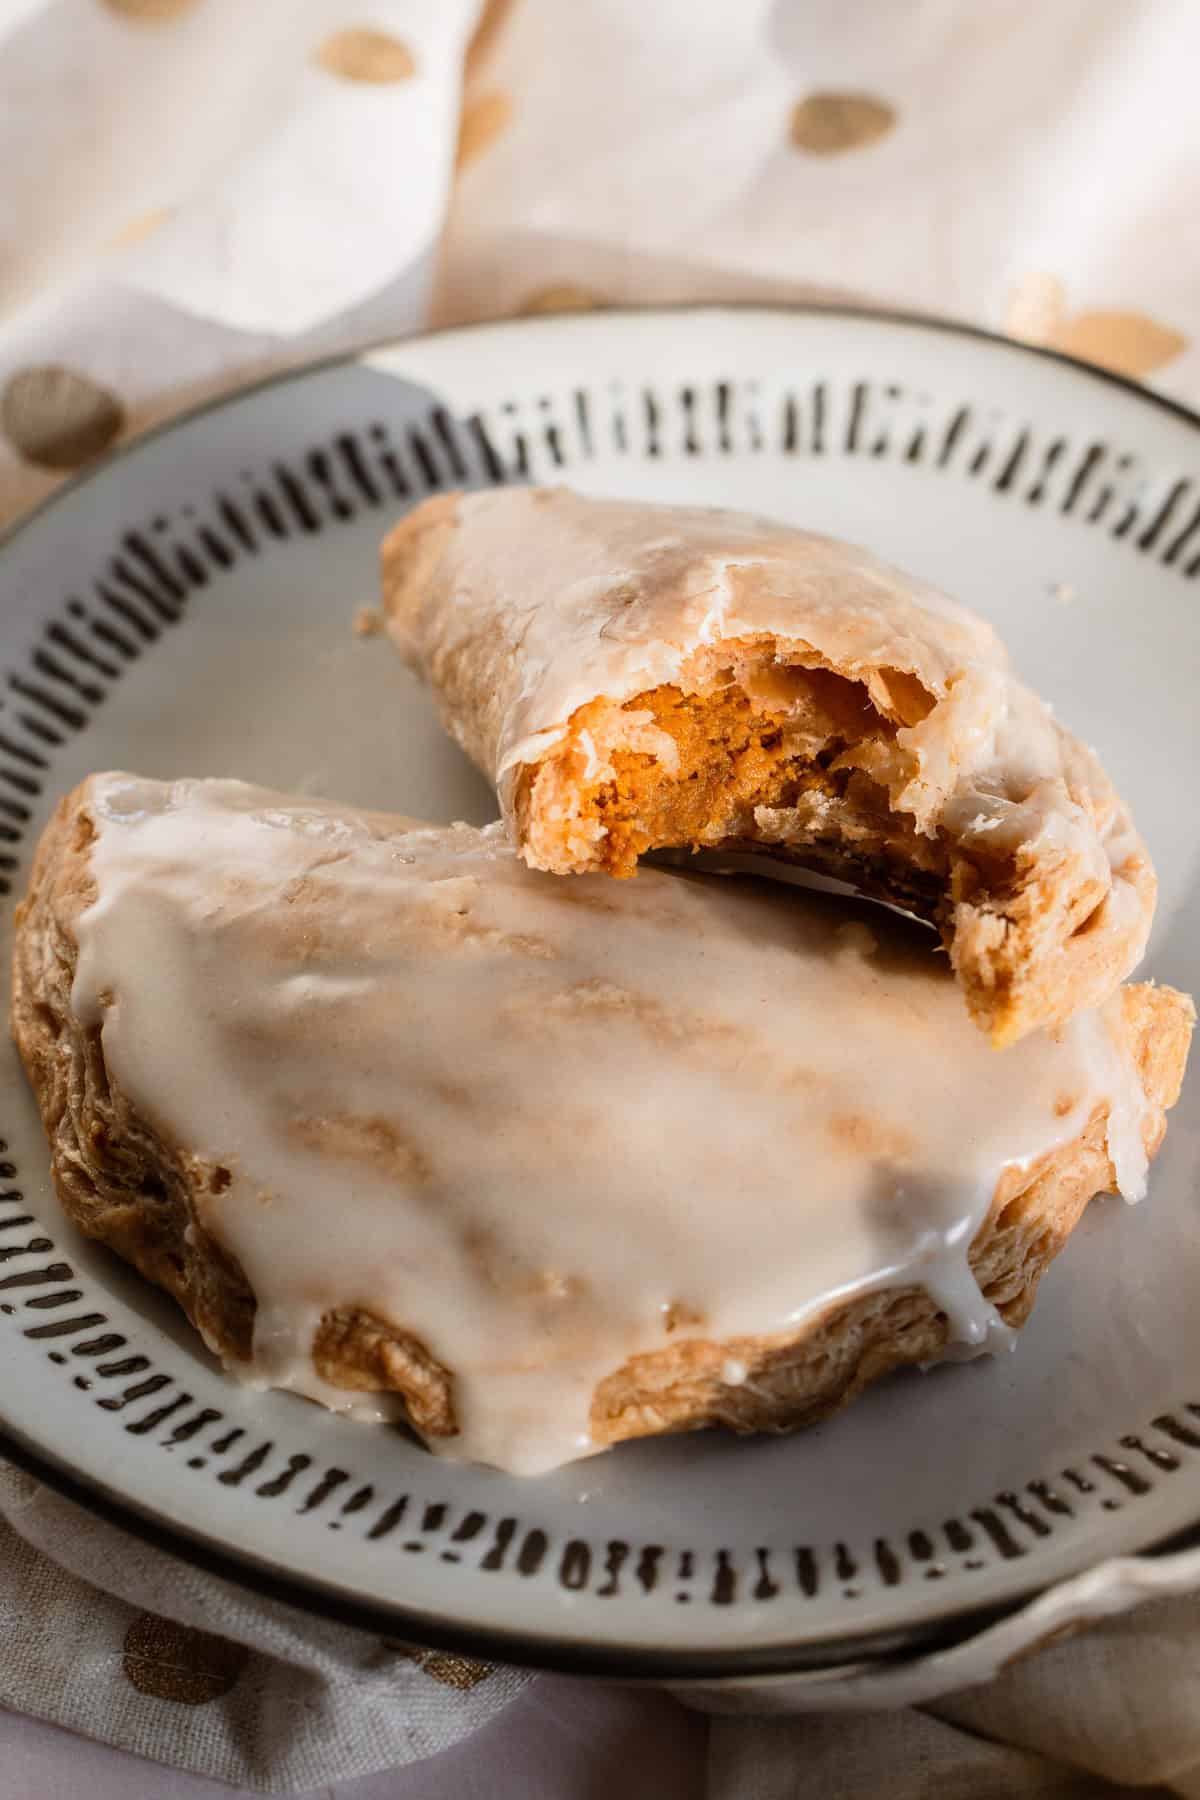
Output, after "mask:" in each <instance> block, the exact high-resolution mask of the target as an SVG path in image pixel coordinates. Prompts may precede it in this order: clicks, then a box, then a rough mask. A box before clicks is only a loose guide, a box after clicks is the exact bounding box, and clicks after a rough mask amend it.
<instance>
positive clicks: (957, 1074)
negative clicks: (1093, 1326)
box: [13, 775, 1192, 1472]
mask: <svg viewBox="0 0 1200 1800" xmlns="http://www.w3.org/2000/svg"><path fill="white" fill-rule="evenodd" d="M1191 1018H1192V1013H1191V1007H1190V1003H1189V1002H1188V1001H1187V1000H1186V999H1185V998H1184V997H1183V996H1181V995H1179V994H1176V993H1174V992H1173V991H1172V990H1170V989H1167V988H1154V987H1147V986H1140V987H1129V988H1126V989H1124V990H1122V991H1121V992H1119V993H1117V994H1114V995H1113V996H1111V997H1110V998H1109V999H1108V1000H1107V1001H1106V1002H1105V1003H1104V1004H1103V1006H1102V1007H1100V1008H1099V1009H1097V1010H1093V1011H1087V1012H1083V1013H1080V1014H1078V1015H1077V1016H1076V1017H1074V1018H1073V1019H1072V1020H1071V1021H1070V1022H1069V1023H1068V1024H1066V1025H1064V1026H1063V1027H1062V1028H1061V1029H1060V1030H1059V1031H1057V1032H1056V1033H1054V1034H1048V1033H1039V1034H1035V1035H1034V1036H1032V1037H1030V1038H1029V1039H1028V1041H1027V1042H1026V1043H1025V1044H1024V1045H1023V1046H1022V1048H1021V1051H1020V1053H1019V1054H1016V1055H1008V1056H1002V1057H997V1056H994V1055H993V1054H992V1052H991V1051H990V1049H989V1048H988V1046H987V1044H986V1042H985V1041H984V1039H983V1038H982V1037H981V1036H980V1035H979V1033H978V1032H976V1031H975V1030H974V1029H973V1027H972V1026H971V1025H970V1023H969V1021H968V1019H967V1017H966V1014H965V1012H964V1010H963V1008H962V1006H961V1004H960V1001H959V998H958V995H957V992H956V990H955V988H954V984H953V981H952V979H951V977H950V974H949V972H948V970H947V968H946V966H945V963H944V959H942V958H940V957H939V956H937V955H936V954H935V953H933V951H932V950H931V949H930V947H929V945H928V942H927V940H926V936H925V934H923V933H922V932H921V931H920V929H919V928H917V927H915V926H913V925H911V924H910V923H909V922H907V921H904V920H901V919H899V918H897V917H896V916H895V915H893V914H891V913H889V912H884V911H876V912H874V913H872V912H871V909H869V908H867V907H864V906H857V907H856V906H855V904H853V903H851V904H850V905H849V906H847V905H846V904H845V903H842V902H834V901H832V900H830V899H829V898H827V897H825V896H821V895H815V894H806V893H799V894H796V893H791V892H785V891H783V890H782V889H781V888H780V887H779V886H778V885H775V884H768V883H759V882H746V883H733V882H728V881H723V880H720V879H708V878H703V877H695V876H692V875H681V874H676V873H670V872H665V871H658V870H653V869H652V870H648V871H646V872H645V875H644V877H643V879H641V880H639V881H638V882H636V883H614V882H610V881H607V880H605V879H603V878H600V877H582V878H580V879H579V880H575V881H552V880H547V879H546V878H545V877H544V876H542V875H539V874H535V873H532V872H530V871H529V870H528V869H527V868H526V867H525V866H524V864H523V863H522V862H521V860H520V858H519V857H518V856H517V854H516V853H515V851H514V850H513V849H512V847H511V846H510V845H509V844H508V843H507V842H506V841H505V838H504V835H503V832H502V830H501V828H500V827H499V826H494V827H490V828H488V829H487V830H485V831H477V830H474V829H471V828H469V827H467V826H453V827H449V828H444V829H442V828H436V829H435V828H432V827H425V826H419V825H414V824H412V823H411V822H409V821H404V820H400V819H393V818H385V817H381V816H378V815H369V814H363V813H359V812H355V811H354V810H353V809H347V808H338V807H336V806H332V805H329V804H327V803H324V802H313V801H305V800H296V799H287V798H285V797H282V796H279V795H275V794H270V793H266V792H263V791H262V790H259V789H255V788H250V787H246V786H244V785H243V784H241V783H237V782H188V781H182V782H176V783H173V784H163V783H158V782H151V781H141V780H138V779H137V778H135V777H132V776H120V775H102V776H93V777H91V778H90V779H89V780H88V781H87V782H85V783H84V784H83V786H82V787H81V788H79V789H78V790H77V791H76V792H75V794H73V795H72V796H71V797H70V798H69V799H67V800H66V801H64V802H63V803H62V804H61V805H60V807H59V809H58V812H57V814H56V816H55V818H54V819H53V820H52V822H51V824H50V825H49V826H48V827H47V829H46V832H45V834H44V836H43V839H42V842H41V845H40V847H39V850H38V854H37V857H36V861H35V865H34V868H33V872H32V877H31V883H30V888H29V892H28V894H27V896H26V898H25V900H24V901H23V903H22V905H21V907H20V909H19V915H18V926H17V936H16V947H15V961H14V999H13V1030H14V1034H15V1037H16V1041H17V1044H18V1046H19V1049H20V1052H21V1055H22V1057H23V1059H24V1062H25V1066H26V1069H27V1070H28V1073H29V1076H30V1080H31V1082H32V1085H33V1089H34V1092H35V1094H36V1096H37V1100H38V1104H39V1106H40V1109H41V1113H42V1118H43V1121H44V1124H45V1128H46V1133H47V1136H48V1139H49V1142H50V1149H51V1162H52V1170H53V1175H54V1180H55V1183H56V1185H57V1188H58V1192H59V1194H60V1196H61V1198H62V1202H63V1204H64V1206H65V1208H66V1210H67V1212H68V1213H69V1215H70V1216H71V1218H72V1219H74V1220H75V1222H76V1223H77V1224H78V1225H79V1226H80V1227H81V1228H82V1229H83V1230H84V1231H86V1232H88V1233H90V1234H91V1235H92V1236H94V1237H97V1238H100V1239H102V1240H103V1241H105V1242H106V1243H108V1244H111V1245H112V1246H113V1248H114V1249H116V1250H117V1251H118V1252H119V1253H120V1254H121V1255H123V1256H125V1257H126V1258H128V1259H129V1260H130V1261H131V1262H133V1263H134V1264H135V1265H136V1266H137V1267H138V1268H139V1269H141V1270H142V1272H143V1273H144V1274H145V1275H146V1276H148V1277H149V1278H150V1279H151V1280H152V1281H155V1282H157V1283H159V1284H160V1285H161V1286H162V1287H164V1288H166V1290H167V1291H168V1292H169V1293H171V1294H172V1295H174V1297H175V1298H176V1300H178V1302H179V1303H180V1305H181V1306H182V1307H183V1308H184V1310H185V1311H186V1313H187V1314H188V1316H189V1318H191V1320H192V1321H193V1323H194V1324H195V1325H196V1326H197V1328H198V1329H199V1330H200V1331H201V1332H202V1333H203V1335H204V1337H205V1339H206V1341H207V1342H208V1343H209V1344H210V1345H211V1347H212V1348H213V1349H214V1350H216V1351H218V1352H219V1353H220V1354H221V1355H222V1356H223V1357H224V1358H225V1359H226V1361H227V1363H228V1364H229V1365H230V1367H231V1368H233V1369H235V1370H239V1369H240V1370H242V1371H243V1372H245V1373H246V1374H247V1375H248V1377H249V1378H250V1379H252V1380H254V1381H257V1382H260V1383H269V1384H272V1385H276V1386H282V1387H290V1388H295V1389H298V1390H299V1391H302V1392H305V1393H308V1394H311V1395H312V1396H313V1397H315V1398H318V1399H320V1400H322V1401H323V1402H324V1403H325V1404H327V1405H332V1406H335V1407H340V1408H347V1409H349V1408H353V1407H361V1406H363V1405H364V1404H365V1405H367V1406H375V1405H377V1403H380V1402H381V1403H383V1404H384V1405H387V1404H388V1403H390V1402H394V1401H395V1400H396V1399H397V1398H400V1399H402V1400H403V1403H404V1407H405V1409H406V1411H407V1415H408V1417H409V1419H410V1420H411V1422H412V1423H413V1425H414V1426H415V1427H416V1428H417V1430H418V1431H419V1432H420V1433H421V1435H422V1436H423V1437H424V1438H425V1440H426V1442H427V1443H429V1444H430V1445H431V1446H432V1447H434V1448H438V1449H441V1450H443V1451H444V1452H446V1453H448V1454H452V1455H456V1456H465V1457H472V1458H477V1459H479V1460H482V1461H487V1462H491V1463H495V1464H498V1465H500V1466H502V1467H506V1468H510V1469H514V1470H517V1471H521V1472H532V1471H536V1470H540V1469H544V1468H549V1467H552V1466H555V1465H556V1464H558V1463H561V1462H564V1461H567V1460H569V1459H570V1458H571V1457H574V1456H578V1455H583V1454H587V1453H588V1452H590V1451H592V1450H595V1449H599V1448H601V1447H603V1446H605V1445H608V1444H612V1443H616V1442H618V1441H619V1440H621V1439H623V1438H630V1437H637V1436H643V1435H646V1434H650V1433H657V1432H663V1431H678V1430H686V1429H691V1428H695V1427H699V1426H704V1425H710V1424H724V1425H729V1426H732V1427H734V1428H735V1429H737V1430H743V1431H745V1430H770V1431H778V1430H785V1429H789V1428H791V1427H793V1426H796V1425H800V1424H803V1423H805V1422H807V1421H808V1420H810V1419H812V1418H815V1417H819V1416H820V1415H822V1414H823V1413H826V1412H829V1411H830V1410H831V1409H833V1408H835V1407H836V1406H838V1405H840V1404H842V1403H843V1402H844V1401H846V1400H847V1399H849V1398H851V1397H852V1396H853V1395H854V1394H856V1393H857V1392H858V1391H859V1390H860V1389H861V1388H862V1387H863V1386H864V1385H865V1384H866V1383H867V1382H868V1381H870V1380H872V1379H874V1378H875V1377H876V1376H878V1375H880V1374H883V1373H885V1372H886V1371H887V1370H888V1369H891V1368H893V1367H895V1366H896V1365H898V1364H901V1363H909V1362H922V1363H924V1362H929V1361H931V1360H934V1359H936V1358H937V1357H938V1356H940V1355H941V1354H942V1353H943V1352H944V1351H946V1349H947V1348H948V1347H950V1346H952V1345H962V1344H965V1345H967V1346H968V1347H971V1348H975V1349H979V1348H983V1347H987V1346H988V1345H989V1344H991V1343H994V1342H995V1341H996V1339H997V1337H1003V1336H1004V1335H1005V1333H1006V1331H1007V1330H1008V1329H1009V1328H1011V1327H1013V1326H1016V1325H1019V1324H1020V1323H1022V1321H1023V1320H1024V1318H1025V1317H1026V1315H1027V1313H1028V1311H1029V1309H1030V1307H1031V1305H1032V1303H1033V1299H1034V1294H1035V1291H1036V1288H1037V1284H1038V1281H1039V1279H1040V1276H1041V1274H1042V1273H1043V1271H1044V1270H1045V1268H1046V1266H1047V1265H1048V1263H1049V1262H1050V1260H1051V1259H1052V1258H1053V1256H1054V1255H1055V1254H1056V1253H1057V1251H1058V1250H1059V1249H1060V1248H1061V1247H1062V1245H1063V1244H1064V1243H1065V1241H1066V1239H1067V1238H1068V1236H1069V1234H1070V1232H1071V1230H1072V1229H1073V1227H1074V1225H1075V1223H1076V1222H1077V1220H1078V1218H1079V1217H1080V1215H1081V1214H1082V1212H1083V1210H1084V1207H1085V1206H1086V1205H1087V1202H1088V1200H1089V1199H1090V1198H1091V1197H1092V1195H1093V1194H1095V1193H1096V1192H1098V1191H1101V1190H1104V1189H1109V1188H1112V1187H1113V1186H1115V1185H1119V1186H1120V1187H1121V1189H1122V1190H1123V1191H1124V1192H1125V1193H1126V1194H1127V1195H1128V1196H1129V1197H1131V1198H1132V1197H1134V1196H1135V1195H1136V1194H1137V1193H1139V1192H1140V1190H1141V1187H1142V1184H1143V1180H1144V1173H1145V1166H1146V1161H1147V1158H1148V1156H1150V1155H1152V1154H1153V1152H1154V1151H1155V1150H1156V1149H1157V1147H1158V1144H1159V1142H1160V1141H1161V1138H1162V1135H1163V1131H1164V1129H1165V1122H1166V1121H1165V1109H1166V1108H1167V1107H1168V1106H1169V1105H1170V1104H1171V1103H1172V1102H1173V1100H1174V1098H1175V1096H1176V1093H1177V1091H1178V1086H1179V1081H1180V1078H1181V1074H1182V1070H1183V1065H1184V1061H1185V1058H1186V1053H1187V1042H1188V1035H1189V1031H1190V1027H1191Z"/></svg>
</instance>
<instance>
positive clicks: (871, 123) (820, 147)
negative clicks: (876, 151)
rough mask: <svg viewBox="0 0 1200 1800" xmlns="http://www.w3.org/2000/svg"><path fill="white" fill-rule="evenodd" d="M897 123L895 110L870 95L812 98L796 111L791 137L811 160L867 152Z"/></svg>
mask: <svg viewBox="0 0 1200 1800" xmlns="http://www.w3.org/2000/svg"><path fill="white" fill-rule="evenodd" d="M895 123H896V112H895V109H894V107H891V106H889V105H888V103H887V101H886V100H876V99H875V98H874V97H873V96H872V95H870V94H809V95H808V97H807V99H805V100H801V101H799V103H798V104H797V105H796V106H794V107H793V108H792V119H791V125H790V128H789V132H788V136H789V137H790V139H791V141H792V144H793V145H794V147H795V148H796V149H797V150H803V151H805V152H806V153H807V154H808V155H809V156H840V155H842V153H843V152H844V151H846V150H865V149H866V147H867V145H868V144H875V143H878V141H879V139H880V138H883V137H886V136H887V134H888V132H889V131H891V130H892V128H893V127H894V125H895Z"/></svg>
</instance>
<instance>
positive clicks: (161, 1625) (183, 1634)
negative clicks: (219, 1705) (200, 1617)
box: [121, 1613, 250, 1706]
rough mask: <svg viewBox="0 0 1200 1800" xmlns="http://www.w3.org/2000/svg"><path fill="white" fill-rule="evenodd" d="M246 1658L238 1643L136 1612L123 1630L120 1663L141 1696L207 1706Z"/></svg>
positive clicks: (229, 1684) (234, 1677)
mask: <svg viewBox="0 0 1200 1800" xmlns="http://www.w3.org/2000/svg"><path fill="white" fill-rule="evenodd" d="M249 1657H250V1652H249V1651H248V1650H247V1649H246V1648H245V1647H244V1646H243V1645H241V1644H231V1643H229V1642H228V1640H227V1639H225V1638H220V1637H213V1636H212V1635H211V1633H209V1632H207V1631H193V1630H192V1629H191V1628H190V1627H189V1626H187V1625H177V1624H176V1623H175V1622H174V1620H173V1619H160V1618H158V1617H157V1616H156V1615H155V1614H154V1613H139V1615H138V1617H137V1618H136V1619H135V1620H134V1621H133V1623H132V1625H131V1626H130V1627H129V1630H128V1631H127V1632H126V1633H125V1648H124V1654H123V1657H122V1661H121V1667H122V1668H123V1669H124V1671H125V1675H126V1678H127V1679H128V1681H129V1682H130V1683H131V1684H132V1686H134V1687H135V1688H136V1689H137V1691H138V1693H139V1694H148V1695H150V1697H151V1698H152V1699H155V1700H175V1701H178V1702H179V1704H180V1705H182V1706H205V1705H207V1704H208V1702H209V1701H210V1700H219V1699H220V1698H221V1695H222V1694H227V1693H228V1692H229V1690H230V1688H232V1687H233V1685H234V1683H235V1682H236V1681H237V1678H238V1676H239V1675H240V1674H241V1672H242V1670H243V1669H244V1668H245V1666H246V1663H247V1662H248V1661H249Z"/></svg>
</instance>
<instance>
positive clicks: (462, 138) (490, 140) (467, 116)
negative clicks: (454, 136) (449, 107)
mask: <svg viewBox="0 0 1200 1800" xmlns="http://www.w3.org/2000/svg"><path fill="white" fill-rule="evenodd" d="M512 115H513V104H512V101H511V100H510V99H509V97H508V95H507V94H503V93H501V92H499V90H497V91H496V92H495V93H491V94H480V96H479V98H478V99H477V100H468V101H467V103H466V105H465V106H464V107H463V113H462V120H461V122H460V124H459V127H458V153H457V155H456V157H455V163H456V166H457V167H458V168H460V169H464V168H466V166H467V164H468V163H470V162H474V161H475V158H476V157H477V156H482V155H483V152H484V151H485V150H487V149H489V148H490V147H491V145H492V144H494V143H495V141H496V139H497V138H498V137H499V136H500V134H501V133H502V132H504V131H506V130H507V129H508V125H509V122H510V120H511V119H512Z"/></svg>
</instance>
